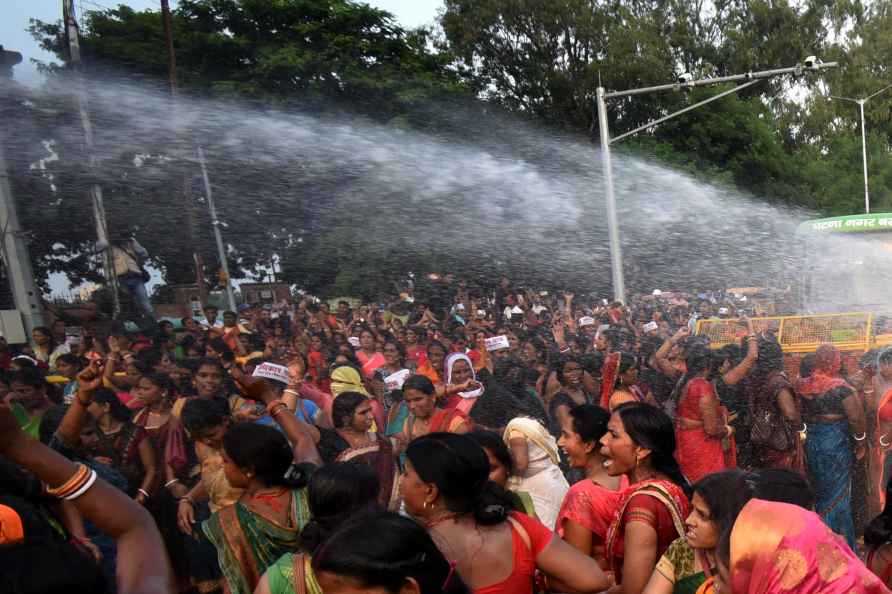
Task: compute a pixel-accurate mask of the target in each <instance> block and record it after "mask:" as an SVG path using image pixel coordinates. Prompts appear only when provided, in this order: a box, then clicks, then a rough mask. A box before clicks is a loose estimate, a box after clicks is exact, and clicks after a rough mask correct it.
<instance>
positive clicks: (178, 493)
mask: <svg viewBox="0 0 892 594" xmlns="http://www.w3.org/2000/svg"><path fill="white" fill-rule="evenodd" d="M168 490H169V491H170V494H171V495H173V496H174V497H176V498H177V499H182V498H183V497H185V496H186V495H188V494H189V489H187V488H186V487H185V486H184V485H182V484H180V483H174V484H172V485H171V486H170V487H168Z"/></svg>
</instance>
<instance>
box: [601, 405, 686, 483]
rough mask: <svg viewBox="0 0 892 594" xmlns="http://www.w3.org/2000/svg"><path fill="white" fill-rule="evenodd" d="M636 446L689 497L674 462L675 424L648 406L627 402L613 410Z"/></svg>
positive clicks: (653, 407)
mask: <svg viewBox="0 0 892 594" xmlns="http://www.w3.org/2000/svg"><path fill="white" fill-rule="evenodd" d="M614 412H615V413H616V414H618V415H619V418H620V419H621V420H622V422H623V427H624V428H625V430H626V433H628V434H629V437H631V438H632V441H634V442H635V443H636V444H638V445H639V446H641V447H643V448H647V449H649V450H650V464H651V468H653V469H654V470H655V471H657V472H659V473H662V474H665V475H666V476H667V477H668V478H669V480H671V481H672V482H673V483H675V484H676V485H678V486H679V487H681V488H682V489H683V490H684V492H685V494H686V495H687V496H688V497H690V495H691V487H690V485H689V484H688V481H687V479H685V477H684V475H683V474H682V472H681V468H680V467H679V466H678V461H677V460H676V459H675V425H674V424H673V422H672V419H670V418H669V416H668V415H667V414H666V413H664V412H663V411H661V410H660V409H658V408H656V407H655V406H651V405H650V404H644V403H642V402H627V403H625V404H621V405H619V406H618V407H617V408H616V410H615V411H614Z"/></svg>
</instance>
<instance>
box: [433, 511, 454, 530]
mask: <svg viewBox="0 0 892 594" xmlns="http://www.w3.org/2000/svg"><path fill="white" fill-rule="evenodd" d="M460 517H461V514H457V513H454V512H452V513H448V514H444V515H442V516H440V517H439V518H434V519H432V520H428V521H426V522H425V523H424V526H425V527H426V528H427V529H428V530H431V529H432V528H433V527H434V526H438V525H439V524H442V523H443V522H447V521H449V520H456V519H458V518H460Z"/></svg>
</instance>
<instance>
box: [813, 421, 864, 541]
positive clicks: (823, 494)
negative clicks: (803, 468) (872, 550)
mask: <svg viewBox="0 0 892 594" xmlns="http://www.w3.org/2000/svg"><path fill="white" fill-rule="evenodd" d="M849 435H850V432H849V422H848V421H847V420H845V419H842V420H840V421H835V422H832V423H814V422H813V423H812V424H810V425H809V427H808V439H807V440H806V442H805V453H806V463H807V468H808V476H809V478H810V479H811V484H812V487H813V488H814V490H815V496H816V499H817V503H816V511H817V512H818V515H820V516H821V517H822V518H823V519H824V522H825V523H826V524H827V526H829V527H830V529H831V530H833V531H834V532H836V533H837V534H840V535H842V536H843V537H844V538H845V539H846V542H848V543H849V546H850V547H852V548H853V549H854V548H855V526H854V522H853V520H852V463H853V461H854V456H853V455H852V448H851V446H850V444H849Z"/></svg>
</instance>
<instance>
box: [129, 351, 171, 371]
mask: <svg viewBox="0 0 892 594" xmlns="http://www.w3.org/2000/svg"><path fill="white" fill-rule="evenodd" d="M163 358H164V353H162V352H161V349H158V348H154V347H153V348H149V349H142V350H141V351H139V352H138V353H136V356H135V357H134V359H133V366H134V367H136V370H137V371H139V372H140V373H149V372H150V371H154V370H155V368H156V367H158V366H159V365H160V364H161V360H162V359H163Z"/></svg>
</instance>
